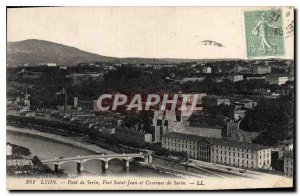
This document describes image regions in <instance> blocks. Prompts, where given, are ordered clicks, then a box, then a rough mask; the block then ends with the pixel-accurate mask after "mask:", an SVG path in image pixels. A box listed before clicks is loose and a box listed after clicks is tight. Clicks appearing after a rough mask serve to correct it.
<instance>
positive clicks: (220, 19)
mask: <svg viewBox="0 0 300 196" xmlns="http://www.w3.org/2000/svg"><path fill="white" fill-rule="evenodd" d="M245 9H246V8H239V7H231V8H230V7H226V8H225V7H56V8H55V7H52V8H25V9H24V8H22V9H16V8H9V9H8V11H7V41H21V40H26V39H41V40H47V41H52V42H56V43H61V44H64V45H68V46H73V47H76V48H79V49H81V50H84V51H88V52H92V53H96V54H100V55H105V56H114V57H149V58H191V59H201V58H246V41H245V40H246V39H245V32H244V31H245V28H244V18H243V16H244V15H243V13H244V11H245ZM247 9H255V8H247ZM256 9H257V8H256ZM287 39H288V40H285V42H286V43H288V44H286V45H287V47H288V48H287V54H286V55H285V56H284V58H293V43H294V40H293V37H289V38H287ZM203 40H213V41H216V42H218V43H220V44H222V46H223V47H218V46H211V45H203V44H201V41H203Z"/></svg>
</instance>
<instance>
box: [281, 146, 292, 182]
mask: <svg viewBox="0 0 300 196" xmlns="http://www.w3.org/2000/svg"><path fill="white" fill-rule="evenodd" d="M283 157H284V162H283V164H284V166H283V170H284V175H286V176H288V177H293V151H289V152H285V153H284V155H283Z"/></svg>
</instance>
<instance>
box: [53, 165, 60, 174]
mask: <svg viewBox="0 0 300 196" xmlns="http://www.w3.org/2000/svg"><path fill="white" fill-rule="evenodd" d="M59 170H60V165H59V164H54V171H55V173H58V171H59Z"/></svg>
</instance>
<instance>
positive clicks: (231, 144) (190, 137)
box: [163, 132, 270, 150]
mask: <svg viewBox="0 0 300 196" xmlns="http://www.w3.org/2000/svg"><path fill="white" fill-rule="evenodd" d="M163 137H168V138H174V139H183V140H189V141H195V142H197V141H203V140H206V141H208V142H210V143H211V144H215V145H220V146H228V147H235V148H241V149H247V150H262V149H267V148H270V147H268V146H262V145H259V144H254V143H246V142H236V141H231V140H227V139H221V138H211V137H202V136H197V135H190V134H184V133H176V132H172V133H169V134H167V135H164V136H163Z"/></svg>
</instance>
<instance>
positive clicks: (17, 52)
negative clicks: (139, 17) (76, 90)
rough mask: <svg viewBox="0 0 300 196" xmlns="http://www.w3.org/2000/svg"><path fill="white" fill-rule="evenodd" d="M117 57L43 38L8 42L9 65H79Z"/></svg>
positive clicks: (111, 59)
mask: <svg viewBox="0 0 300 196" xmlns="http://www.w3.org/2000/svg"><path fill="white" fill-rule="evenodd" d="M115 60H116V58H113V57H107V56H101V55H98V54H93V53H89V52H85V51H82V50H79V49H77V48H74V47H70V46H65V45H62V44H57V43H53V42H49V41H43V40H36V39H30V40H24V41H18V42H8V43H7V65H8V67H16V66H18V65H24V64H28V65H30V66H31V65H32V66H34V65H39V64H41V63H57V64H63V65H77V64H78V63H86V62H97V61H98V62H111V61H115Z"/></svg>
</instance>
